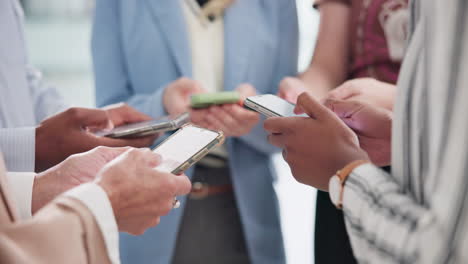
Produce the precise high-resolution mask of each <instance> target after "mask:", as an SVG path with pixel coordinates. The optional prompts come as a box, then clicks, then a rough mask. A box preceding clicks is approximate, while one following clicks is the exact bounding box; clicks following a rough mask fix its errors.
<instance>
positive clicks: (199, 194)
mask: <svg viewBox="0 0 468 264" xmlns="http://www.w3.org/2000/svg"><path fill="white" fill-rule="evenodd" d="M232 190H233V188H232V184H224V185H209V184H206V183H201V182H194V183H193V184H192V191H191V192H190V198H191V199H195V200H202V199H205V198H206V197H208V196H213V195H217V194H222V193H228V192H232Z"/></svg>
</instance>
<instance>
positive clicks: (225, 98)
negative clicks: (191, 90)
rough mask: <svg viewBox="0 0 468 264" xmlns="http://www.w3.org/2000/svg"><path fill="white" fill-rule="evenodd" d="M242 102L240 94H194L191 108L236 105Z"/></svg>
mask: <svg viewBox="0 0 468 264" xmlns="http://www.w3.org/2000/svg"><path fill="white" fill-rule="evenodd" d="M239 101H240V94H239V93H238V92H218V93H205V94H194V95H192V97H191V101H190V106H191V107H192V108H206V107H209V106H212V105H222V104H235V103H238V102H239Z"/></svg>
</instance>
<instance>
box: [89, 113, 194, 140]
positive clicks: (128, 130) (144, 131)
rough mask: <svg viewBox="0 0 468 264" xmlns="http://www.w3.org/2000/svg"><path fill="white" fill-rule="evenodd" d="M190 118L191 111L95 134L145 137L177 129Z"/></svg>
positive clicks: (116, 136) (118, 136)
mask: <svg viewBox="0 0 468 264" xmlns="http://www.w3.org/2000/svg"><path fill="white" fill-rule="evenodd" d="M189 120H190V116H189V113H184V114H182V115H180V116H178V117H176V118H175V119H171V118H169V117H162V118H159V119H156V120H150V121H145V122H138V123H133V124H129V125H123V126H119V127H116V128H114V129H112V130H110V131H99V132H97V133H95V134H96V135H97V136H104V137H111V138H129V137H144V136H149V135H153V134H157V133H161V132H167V131H172V130H176V129H178V128H180V127H181V126H183V125H185V124H186V123H188V122H189Z"/></svg>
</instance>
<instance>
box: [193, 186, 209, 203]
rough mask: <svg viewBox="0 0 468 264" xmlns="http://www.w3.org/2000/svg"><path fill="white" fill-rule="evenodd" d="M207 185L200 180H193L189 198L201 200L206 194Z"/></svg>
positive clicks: (207, 192)
mask: <svg viewBox="0 0 468 264" xmlns="http://www.w3.org/2000/svg"><path fill="white" fill-rule="evenodd" d="M209 188H210V187H209V186H208V185H207V184H204V183H201V182H194V183H193V184H192V191H191V192H190V198H192V199H195V200H201V199H204V198H206V197H207V196H208V194H209Z"/></svg>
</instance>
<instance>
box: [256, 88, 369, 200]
mask: <svg viewBox="0 0 468 264" xmlns="http://www.w3.org/2000/svg"><path fill="white" fill-rule="evenodd" d="M297 106H298V107H300V108H301V109H302V110H304V111H305V113H307V115H309V116H310V117H275V118H269V119H267V120H266V121H265V124H264V127H265V129H266V130H267V131H268V132H269V133H270V135H269V137H268V139H269V141H270V143H271V144H273V145H275V146H277V147H280V148H283V157H284V159H285V160H286V161H287V162H288V164H289V166H290V168H291V171H292V174H293V175H294V177H295V178H296V179H297V180H298V181H299V182H301V183H304V184H307V185H310V186H313V187H316V188H318V189H321V190H325V191H326V190H328V181H329V179H330V177H332V176H333V175H334V174H335V173H336V171H338V170H339V169H342V168H343V167H345V166H346V165H347V164H349V163H351V162H353V161H355V160H362V159H368V157H367V155H366V153H365V152H364V151H363V150H362V149H361V148H360V147H359V142H358V138H357V136H356V135H355V134H354V133H353V131H352V130H351V129H350V128H348V127H347V126H346V125H345V124H344V123H343V122H342V121H341V120H340V119H339V118H338V117H337V116H336V115H335V114H334V113H333V112H331V111H330V110H328V109H327V108H326V107H324V106H322V105H321V104H320V103H319V102H317V101H316V100H315V99H314V98H313V97H312V96H311V95H310V94H308V93H303V94H301V95H300V96H299V98H298V104H297Z"/></svg>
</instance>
